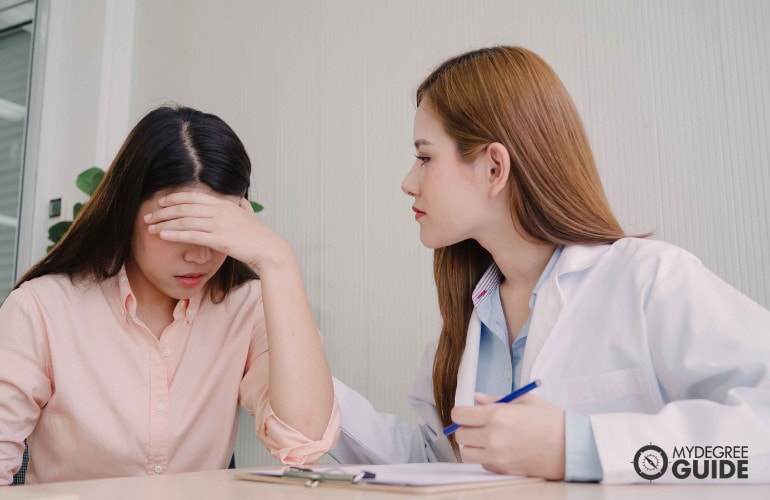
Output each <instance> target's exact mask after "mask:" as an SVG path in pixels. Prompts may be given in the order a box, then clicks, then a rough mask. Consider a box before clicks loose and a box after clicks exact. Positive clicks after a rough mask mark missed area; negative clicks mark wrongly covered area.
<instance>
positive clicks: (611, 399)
mask: <svg viewBox="0 0 770 500" xmlns="http://www.w3.org/2000/svg"><path fill="white" fill-rule="evenodd" d="M543 389H546V390H545V391H543V392H544V394H543V397H545V399H547V400H548V401H550V402H551V403H553V404H555V405H557V406H559V407H561V408H564V409H565V410H569V411H573V412H575V413H578V414H581V415H590V414H594V413H611V412H637V413H654V412H656V411H658V410H659V409H660V408H661V407H662V406H663V403H662V400H661V398H660V396H659V395H658V394H657V391H653V389H652V387H651V386H650V382H649V380H648V378H647V375H646V373H645V371H644V370H640V369H637V368H626V369H622V370H615V371H611V372H605V373H600V374H592V375H584V376H579V377H570V378H565V379H560V380H543Z"/></svg>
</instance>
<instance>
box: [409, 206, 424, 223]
mask: <svg viewBox="0 0 770 500" xmlns="http://www.w3.org/2000/svg"><path fill="white" fill-rule="evenodd" d="M412 210H414V220H418V219H419V218H420V217H422V216H423V215H425V212H423V211H422V210H419V209H418V208H417V207H414V206H413V207H412Z"/></svg>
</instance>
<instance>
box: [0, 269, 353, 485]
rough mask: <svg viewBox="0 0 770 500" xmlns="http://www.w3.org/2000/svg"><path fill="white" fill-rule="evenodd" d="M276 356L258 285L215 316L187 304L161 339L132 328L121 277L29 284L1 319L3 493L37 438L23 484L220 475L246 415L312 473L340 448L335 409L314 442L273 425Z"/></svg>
mask: <svg viewBox="0 0 770 500" xmlns="http://www.w3.org/2000/svg"><path fill="white" fill-rule="evenodd" d="M267 348H268V345H267V334H266V332H265V318H264V313H263V309H262V295H261V288H260V283H259V281H250V282H247V283H244V284H243V285H241V286H240V287H238V288H237V289H235V290H232V291H231V292H230V294H229V295H228V296H227V298H226V299H225V300H224V301H223V302H222V303H219V304H214V303H213V302H211V299H210V298H209V294H208V293H202V294H200V295H198V296H196V297H193V298H191V299H189V300H180V301H179V302H178V304H177V306H176V309H175V310H174V321H173V323H172V324H171V325H169V326H168V327H167V328H166V329H165V330H164V331H163V333H162V335H161V336H160V339H157V338H156V337H155V336H154V335H153V334H152V332H150V330H149V329H147V328H146V327H145V326H144V325H143V323H142V322H141V321H140V320H139V319H138V318H137V316H136V300H135V298H134V295H133V293H132V292H131V288H130V286H129V283H128V278H127V277H126V274H125V271H124V270H121V272H120V273H119V274H118V275H117V276H115V277H114V278H110V279H107V280H105V281H102V282H101V283H99V284H77V285H73V283H72V282H71V281H70V278H69V276H66V275H49V276H43V277H41V278H37V279H34V280H31V281H28V282H26V283H24V284H23V285H22V286H21V287H19V288H18V289H17V290H14V291H13V292H12V293H11V294H10V295H9V296H8V298H7V299H6V301H5V303H4V304H3V306H2V308H0V484H8V483H10V482H11V479H12V475H13V473H14V472H15V471H17V470H18V468H19V466H20V464H21V459H22V452H23V449H24V444H23V441H24V439H25V438H27V437H28V436H29V451H30V465H29V469H28V471H27V483H39V482H50V481H66V480H74V479H90V478H102V477H113V476H129V475H141V474H160V473H166V472H183V471H196V470H205V469H221V468H225V467H227V464H228V463H229V461H230V457H231V455H232V452H233V446H234V442H235V436H236V430H237V421H238V403H240V404H241V405H242V406H243V407H244V408H246V410H248V412H249V413H251V414H252V415H254V418H255V422H256V432H257V436H258V437H259V439H260V440H261V441H262V442H263V443H264V444H265V446H267V448H268V449H269V450H270V452H271V453H272V454H273V455H274V456H275V457H276V458H278V459H279V460H281V461H282V462H284V463H288V464H303V463H309V462H313V461H315V460H317V459H318V458H319V457H321V455H323V454H324V453H325V452H326V451H328V450H329V449H330V448H331V447H332V446H333V445H334V443H335V441H336V438H337V435H338V431H339V409H338V406H337V403H336V401H335V404H334V409H333V411H332V415H331V418H330V420H329V424H328V426H327V428H326V431H325V432H324V435H323V437H322V438H321V439H320V440H318V441H313V440H311V439H309V438H307V437H305V436H304V435H303V434H301V433H300V432H298V431H296V430H294V429H292V428H291V427H289V426H288V425H287V424H285V423H284V422H282V421H281V420H280V419H278V417H276V415H275V414H274V413H273V411H272V409H271V408H270V402H269V400H268V393H267V391H268V354H267Z"/></svg>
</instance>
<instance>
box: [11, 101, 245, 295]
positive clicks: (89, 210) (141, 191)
mask: <svg viewBox="0 0 770 500" xmlns="http://www.w3.org/2000/svg"><path fill="white" fill-rule="evenodd" d="M250 179H251V161H250V160H249V156H248V154H247V153H246V149H245V148H244V147H243V143H241V140H240V139H239V138H238V136H237V135H236V134H235V132H233V130H232V129H231V128H230V127H229V126H228V125H227V124H226V123H225V122H224V121H222V120H221V119H220V118H219V117H217V116H215V115H212V114H208V113H203V112H201V111H198V110H195V109H192V108H187V107H178V106H162V107H159V108H156V109H154V110H153V111H151V112H150V113H148V114H147V115H145V116H144V118H142V119H141V120H140V121H139V123H137V124H136V126H135V127H134V128H133V130H131V132H130V133H129V134H128V137H127V138H126V141H125V142H124V143H123V146H122V147H121V148H120V151H119V152H118V154H117V156H116V157H115V160H114V161H113V162H112V165H111V166H110V167H109V169H107V172H106V173H105V175H104V179H102V182H101V183H100V184H99V187H98V188H97V189H96V191H95V192H94V194H93V196H92V197H91V199H90V200H89V201H88V203H86V205H85V206H84V207H83V209H82V210H81V212H80V214H78V216H77V218H76V219H75V221H74V222H73V223H72V226H70V228H69V230H68V231H67V233H66V234H65V235H64V236H63V237H62V239H61V240H60V241H59V243H57V244H56V246H54V248H53V249H51V251H50V252H49V253H48V254H47V255H46V256H45V257H43V258H42V259H41V260H40V261H39V262H37V263H36V264H35V265H34V266H32V268H31V269H30V270H29V271H27V272H26V273H25V274H24V276H22V277H21V279H20V280H19V282H18V283H16V286H15V287H18V286H19V285H21V284H22V283H24V282H25V281H28V280H31V279H33V278H37V277H39V276H43V275H46V274H54V273H66V274H69V275H70V277H71V278H73V279H74V278H78V279H86V280H95V281H102V280H104V279H106V278H110V277H112V276H115V275H116V274H117V273H118V272H119V271H120V269H121V268H122V267H123V265H124V264H125V262H126V260H127V259H128V258H129V257H130V256H131V239H132V237H133V232H134V223H135V220H136V216H137V212H138V210H139V205H141V203H142V202H144V201H145V200H147V199H149V198H151V197H152V196H153V195H154V194H155V193H157V192H159V191H161V190H166V189H173V188H178V187H183V186H189V185H193V184H195V183H202V184H206V185H207V186H208V187H210V188H211V189H212V190H214V191H215V192H217V193H220V194H224V195H236V196H244V197H248V189H249V183H250ZM256 278H257V275H256V273H255V272H254V270H252V269H251V268H250V267H248V266H247V265H246V264H244V263H242V262H240V261H237V260H235V259H233V258H232V257H227V258H226V259H225V262H224V264H223V265H222V267H221V268H220V269H219V271H218V272H217V274H216V275H215V276H214V277H213V278H212V280H211V296H212V299H214V300H215V301H219V300H221V299H222V298H224V296H225V295H227V293H228V292H229V291H230V289H232V288H233V287H234V286H237V285H239V284H241V283H243V282H245V281H247V280H250V279H256ZM15 287H14V288H15Z"/></svg>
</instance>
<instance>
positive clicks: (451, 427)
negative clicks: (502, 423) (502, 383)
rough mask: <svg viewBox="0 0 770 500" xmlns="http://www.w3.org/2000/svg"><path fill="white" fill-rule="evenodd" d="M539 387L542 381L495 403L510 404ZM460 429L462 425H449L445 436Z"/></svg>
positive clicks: (535, 382) (536, 381)
mask: <svg viewBox="0 0 770 500" xmlns="http://www.w3.org/2000/svg"><path fill="white" fill-rule="evenodd" d="M539 386H540V380H533V381H532V382H530V383H529V384H527V385H525V386H524V387H519V388H518V389H516V390H515V391H513V392H512V393H510V394H508V395H507V396H503V397H502V398H500V399H498V400H497V401H495V403H510V402H511V401H513V400H514V399H516V398H518V397H519V396H523V395H524V394H526V393H528V392H529V391H531V390H532V389H535V388H537V387H539ZM459 428H460V424H452V425H448V426H446V427H445V428H444V435H445V436H449V435H450V434H452V433H454V432H455V431H456V430H457V429H459Z"/></svg>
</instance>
